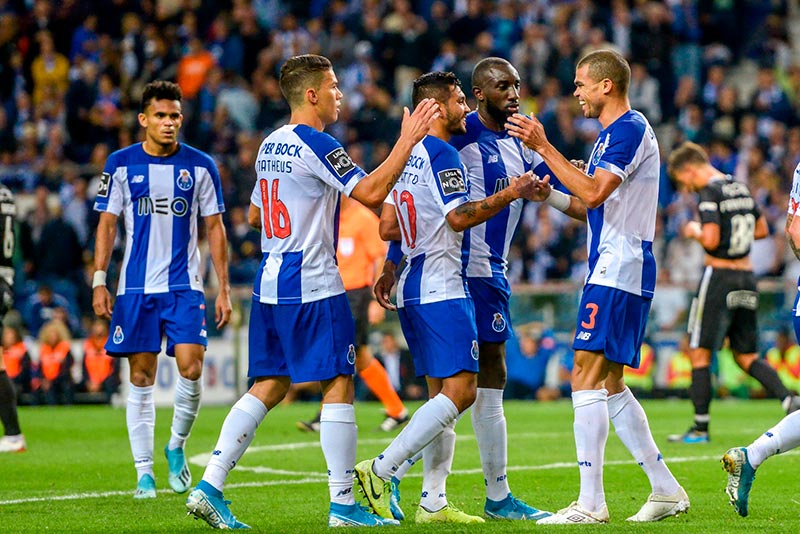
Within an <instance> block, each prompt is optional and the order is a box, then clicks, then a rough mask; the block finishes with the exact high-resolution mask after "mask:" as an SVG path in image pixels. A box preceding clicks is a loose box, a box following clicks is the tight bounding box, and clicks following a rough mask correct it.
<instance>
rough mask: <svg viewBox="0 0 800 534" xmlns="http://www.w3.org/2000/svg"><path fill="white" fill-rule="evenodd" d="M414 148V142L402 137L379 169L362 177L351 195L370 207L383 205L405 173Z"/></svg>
mask: <svg viewBox="0 0 800 534" xmlns="http://www.w3.org/2000/svg"><path fill="white" fill-rule="evenodd" d="M413 148H414V143H412V142H411V141H409V140H406V139H404V138H402V137H401V138H400V139H399V140H398V141H397V143H395V145H394V148H392V151H391V152H390V153H389V157H388V158H386V160H385V161H384V162H383V163H381V164H380V165H378V168H377V169H375V170H374V171H372V172H371V173H369V174H368V175H366V176H365V177H364V178H362V180H361V181H360V182H359V183H358V185H357V186H356V188H355V189H354V190H353V194H352V195H351V196H352V197H353V198H355V199H356V200H358V201H359V202H361V203H362V204H365V205H366V206H368V207H370V208H379V207H381V204H383V201H384V200H386V197H387V196H388V195H389V193H390V192H391V190H392V188H393V187H394V184H396V183H397V179H398V178H400V176H401V175H402V174H403V169H405V167H406V163H408V158H409V157H410V156H411V150H412V149H413Z"/></svg>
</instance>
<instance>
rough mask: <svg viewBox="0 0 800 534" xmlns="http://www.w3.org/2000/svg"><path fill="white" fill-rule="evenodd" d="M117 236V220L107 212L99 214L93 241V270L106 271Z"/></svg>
mask: <svg viewBox="0 0 800 534" xmlns="http://www.w3.org/2000/svg"><path fill="white" fill-rule="evenodd" d="M116 237H117V220H116V217H112V216H111V215H108V214H105V213H104V214H101V215H100V222H99V223H98V224H97V236H96V237H95V243H94V270H95V271H106V270H107V269H108V264H109V263H110V262H111V251H112V249H113V248H114V239H116Z"/></svg>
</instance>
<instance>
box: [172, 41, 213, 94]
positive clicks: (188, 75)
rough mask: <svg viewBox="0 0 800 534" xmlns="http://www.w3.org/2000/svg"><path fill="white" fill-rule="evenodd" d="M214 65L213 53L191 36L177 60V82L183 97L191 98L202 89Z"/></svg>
mask: <svg viewBox="0 0 800 534" xmlns="http://www.w3.org/2000/svg"><path fill="white" fill-rule="evenodd" d="M214 65H216V59H215V58H214V55H213V54H212V53H211V52H209V51H208V50H206V49H205V47H204V46H203V41H201V40H200V38H199V37H197V36H191V37H190V38H189V43H188V46H187V51H186V53H185V54H184V55H183V57H182V58H181V59H180V61H179V62H178V72H177V78H176V79H177V82H178V85H180V86H181V92H182V93H183V98H185V99H186V100H192V99H194V97H196V96H197V93H199V92H200V89H202V87H203V84H204V83H205V81H206V77H207V76H208V72H209V71H210V70H211V68H212V67H213V66H214Z"/></svg>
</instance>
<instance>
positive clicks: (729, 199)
mask: <svg viewBox="0 0 800 534" xmlns="http://www.w3.org/2000/svg"><path fill="white" fill-rule="evenodd" d="M697 209H698V211H699V212H700V222H701V223H702V224H707V223H710V224H716V225H718V226H719V244H718V245H717V247H716V248H714V249H713V250H706V253H707V254H709V255H710V256H713V257H715V258H721V259H726V260H735V259H738V258H743V257H745V256H747V255H748V254H750V247H751V245H752V244H753V240H754V232H755V229H756V221H757V220H758V218H759V217H760V216H761V212H760V211H759V210H758V206H756V202H755V200H753V197H752V196H750V190H749V189H748V188H747V186H746V185H744V184H742V183H739V182H734V181H733V178H732V177H731V176H720V177H719V178H715V179H712V180H711V181H710V182H709V183H708V185H707V186H706V187H704V188H703V189H701V190H700V200H699V204H698V205H697Z"/></svg>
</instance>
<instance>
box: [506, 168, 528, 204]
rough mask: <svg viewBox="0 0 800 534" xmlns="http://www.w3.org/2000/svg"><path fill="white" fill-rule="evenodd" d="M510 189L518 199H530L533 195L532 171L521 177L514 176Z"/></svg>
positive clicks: (510, 181)
mask: <svg viewBox="0 0 800 534" xmlns="http://www.w3.org/2000/svg"><path fill="white" fill-rule="evenodd" d="M508 185H509V187H510V188H511V191H512V192H513V193H514V197H516V198H530V196H531V195H532V194H533V173H532V172H531V171H528V172H526V173H525V174H520V175H519V176H512V177H511V179H510V180H509V184H508Z"/></svg>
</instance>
